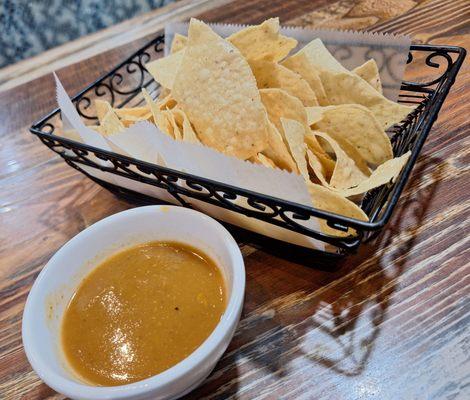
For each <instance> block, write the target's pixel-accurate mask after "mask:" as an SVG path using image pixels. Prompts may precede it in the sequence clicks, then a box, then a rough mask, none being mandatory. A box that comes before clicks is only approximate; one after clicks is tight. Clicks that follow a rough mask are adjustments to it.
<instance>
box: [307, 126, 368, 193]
mask: <svg viewBox="0 0 470 400" xmlns="http://www.w3.org/2000/svg"><path fill="white" fill-rule="evenodd" d="M312 133H313V134H314V135H315V136H318V137H321V138H322V139H323V140H325V141H327V142H328V144H329V145H330V146H331V147H332V148H333V150H334V152H335V156H336V163H335V169H334V171H333V174H332V176H331V180H330V185H331V186H333V187H335V188H337V189H349V188H350V187H353V186H357V185H359V183H361V182H362V181H364V180H366V179H367V177H368V176H369V175H366V174H364V173H363V172H362V171H361V170H360V169H359V168H358V166H357V165H356V163H355V162H354V160H352V159H351V158H350V157H349V156H348V155H347V154H346V153H345V152H344V150H343V149H342V148H341V146H340V145H339V144H338V142H337V141H336V140H334V139H333V138H331V136H329V135H328V134H326V133H324V132H319V131H312Z"/></svg>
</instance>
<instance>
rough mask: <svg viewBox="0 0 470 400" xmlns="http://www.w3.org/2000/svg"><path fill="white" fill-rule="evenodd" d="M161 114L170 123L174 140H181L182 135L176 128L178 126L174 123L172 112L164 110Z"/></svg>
mask: <svg viewBox="0 0 470 400" xmlns="http://www.w3.org/2000/svg"><path fill="white" fill-rule="evenodd" d="M162 113H163V115H164V116H165V117H166V118H167V119H168V121H170V125H171V127H172V129H173V136H174V138H175V140H183V134H182V133H181V131H180V128H179V127H178V124H177V123H176V120H175V116H174V115H173V112H172V111H171V110H165V111H162Z"/></svg>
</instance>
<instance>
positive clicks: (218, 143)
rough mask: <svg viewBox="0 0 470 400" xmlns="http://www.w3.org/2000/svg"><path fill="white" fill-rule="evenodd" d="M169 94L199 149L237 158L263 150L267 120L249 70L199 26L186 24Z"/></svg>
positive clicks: (235, 52) (231, 48)
mask: <svg viewBox="0 0 470 400" xmlns="http://www.w3.org/2000/svg"><path fill="white" fill-rule="evenodd" d="M175 54H177V53H175ZM172 95H173V97H174V99H175V100H176V101H177V103H178V105H179V106H180V107H181V109H182V110H183V111H184V112H185V113H186V115H187V116H188V118H189V120H190V121H191V123H192V124H193V126H194V128H195V130H196V131H197V133H198V136H199V139H200V140H201V142H202V143H204V144H205V145H207V146H210V147H212V148H214V149H216V150H218V151H220V152H222V153H225V154H229V155H233V156H235V157H238V158H242V159H248V158H250V157H251V156H254V155H256V154H258V153H259V152H261V151H262V150H263V149H264V148H265V147H266V142H267V136H268V120H267V118H266V112H265V110H264V107H263V105H262V103H261V99H260V94H259V92H258V88H257V86H256V80H255V77H254V76H253V73H252V71H251V68H250V66H249V65H248V63H247V61H246V60H245V59H244V58H243V56H242V55H241V53H240V52H239V51H238V50H237V48H236V47H234V46H233V45H231V44H230V43H228V42H227V41H225V40H223V39H222V38H221V37H219V36H218V35H217V34H216V33H214V32H213V31H212V30H211V29H210V28H209V27H208V26H207V25H205V24H204V23H203V22H201V21H198V20H195V19H191V22H190V25H189V34H188V44H187V46H186V48H185V50H184V57H183V60H182V63H181V66H180V68H179V70H178V73H177V76H176V79H175V82H174V85H173V91H172Z"/></svg>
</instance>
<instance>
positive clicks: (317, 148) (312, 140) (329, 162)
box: [305, 132, 336, 179]
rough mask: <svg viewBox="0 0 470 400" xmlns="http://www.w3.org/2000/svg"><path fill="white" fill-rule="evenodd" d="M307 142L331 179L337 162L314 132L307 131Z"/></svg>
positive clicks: (326, 175)
mask: <svg viewBox="0 0 470 400" xmlns="http://www.w3.org/2000/svg"><path fill="white" fill-rule="evenodd" d="M305 144H306V145H307V147H308V148H309V149H310V150H311V151H312V153H313V154H315V155H316V157H317V158H318V160H319V161H320V163H321V165H322V169H323V170H324V174H325V177H326V178H327V179H330V178H331V175H333V171H334V170H335V165H336V162H335V161H334V160H333V159H332V158H331V157H330V156H329V155H328V153H327V152H326V151H325V150H324V149H323V147H322V146H321V145H320V143H318V140H317V138H316V136H315V135H314V134H313V133H312V132H307V134H306V135H305ZM332 150H333V149H332Z"/></svg>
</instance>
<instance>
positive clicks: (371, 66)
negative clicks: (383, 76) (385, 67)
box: [352, 58, 382, 93]
mask: <svg viewBox="0 0 470 400" xmlns="http://www.w3.org/2000/svg"><path fill="white" fill-rule="evenodd" d="M352 72H354V73H355V74H356V75H359V76H360V77H361V78H362V79H364V80H365V81H366V82H367V83H368V84H369V85H371V86H372V87H373V88H374V89H375V90H377V92H379V93H382V81H381V80H380V74H379V68H378V66H377V63H376V62H375V60H374V59H373V58H371V59H370V60H367V61H366V62H365V63H364V64H362V65H360V66H359V67H356V68H354V69H353V71H352Z"/></svg>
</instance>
